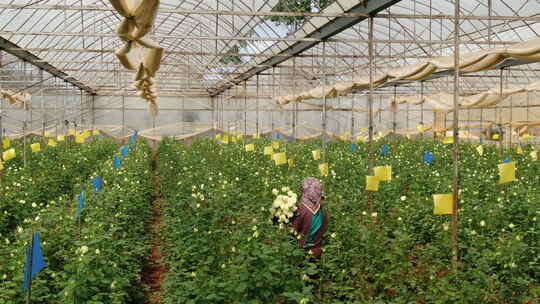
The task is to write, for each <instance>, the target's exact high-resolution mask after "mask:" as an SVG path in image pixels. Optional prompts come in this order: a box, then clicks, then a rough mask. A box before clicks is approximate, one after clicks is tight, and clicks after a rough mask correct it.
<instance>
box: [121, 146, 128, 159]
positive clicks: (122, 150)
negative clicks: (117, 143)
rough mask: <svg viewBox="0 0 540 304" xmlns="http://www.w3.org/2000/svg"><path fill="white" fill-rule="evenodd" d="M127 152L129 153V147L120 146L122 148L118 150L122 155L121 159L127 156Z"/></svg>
mask: <svg viewBox="0 0 540 304" xmlns="http://www.w3.org/2000/svg"><path fill="white" fill-rule="evenodd" d="M128 152H129V147H128V146H122V148H121V150H120V153H121V154H122V156H123V157H125V156H127V155H128Z"/></svg>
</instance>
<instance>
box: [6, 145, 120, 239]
mask: <svg viewBox="0 0 540 304" xmlns="http://www.w3.org/2000/svg"><path fill="white" fill-rule="evenodd" d="M30 142H34V141H30ZM10 148H13V149H14V150H15V151H17V152H16V153H17V157H16V158H14V159H12V160H9V161H7V162H5V167H6V168H5V170H4V171H3V176H2V179H1V182H0V187H1V189H2V191H1V192H0V238H4V237H10V232H12V231H13V230H14V229H15V227H17V226H20V225H22V224H23V223H22V221H23V220H24V219H27V218H31V217H35V214H36V213H37V211H38V210H40V209H41V208H43V207H45V206H46V204H47V203H48V202H49V201H51V200H53V199H55V198H57V197H59V196H62V195H67V194H69V195H72V194H73V190H76V191H78V190H79V188H78V187H79V186H78V185H79V184H80V182H81V181H83V180H84V179H85V178H87V177H88V175H89V174H90V173H91V172H92V170H94V168H96V167H97V166H99V165H100V163H101V161H102V160H103V159H105V158H106V157H110V156H111V155H112V154H113V152H114V150H115V149H116V144H115V143H114V142H113V141H112V140H108V139H103V140H99V141H90V142H89V143H88V144H85V145H76V144H73V143H70V142H60V143H58V145H57V146H56V147H48V148H46V149H44V150H42V151H40V152H36V153H32V152H31V150H30V147H27V166H26V167H24V165H23V161H22V158H23V152H22V143H21V142H20V141H18V142H14V143H12V146H11V147H10Z"/></svg>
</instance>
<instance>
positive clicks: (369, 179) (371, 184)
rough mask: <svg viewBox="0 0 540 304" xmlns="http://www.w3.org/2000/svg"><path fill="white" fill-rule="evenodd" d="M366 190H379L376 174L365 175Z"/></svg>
mask: <svg viewBox="0 0 540 304" xmlns="http://www.w3.org/2000/svg"><path fill="white" fill-rule="evenodd" d="M366 190H367V191H379V178H378V177H377V176H371V175H368V176H366Z"/></svg>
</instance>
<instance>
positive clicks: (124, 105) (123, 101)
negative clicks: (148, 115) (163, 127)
mask: <svg viewBox="0 0 540 304" xmlns="http://www.w3.org/2000/svg"><path fill="white" fill-rule="evenodd" d="M124 93H125V92H124ZM124 93H122V137H124V136H126V97H125V96H124ZM152 117H153V116H152ZM154 128H155V126H154Z"/></svg>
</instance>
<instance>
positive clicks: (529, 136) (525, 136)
mask: <svg viewBox="0 0 540 304" xmlns="http://www.w3.org/2000/svg"><path fill="white" fill-rule="evenodd" d="M531 138H532V136H531V135H529V134H524V135H523V136H521V139H523V140H529V139H531Z"/></svg>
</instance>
